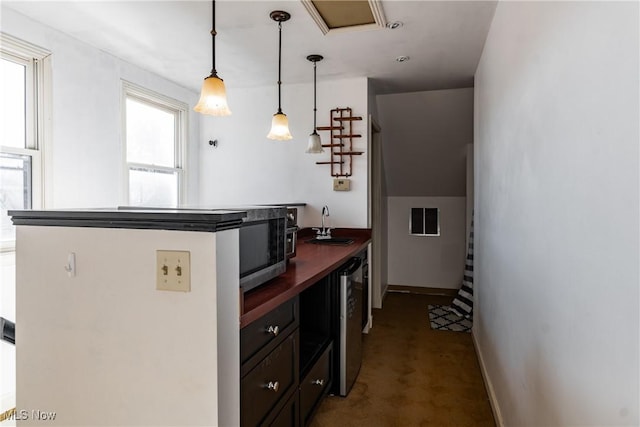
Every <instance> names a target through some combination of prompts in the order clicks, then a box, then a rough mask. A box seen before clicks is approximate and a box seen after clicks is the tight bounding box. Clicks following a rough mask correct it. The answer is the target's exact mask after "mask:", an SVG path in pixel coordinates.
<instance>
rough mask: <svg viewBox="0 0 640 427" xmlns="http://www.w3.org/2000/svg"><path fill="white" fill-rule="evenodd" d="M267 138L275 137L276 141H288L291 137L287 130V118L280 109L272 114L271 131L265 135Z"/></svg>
mask: <svg viewBox="0 0 640 427" xmlns="http://www.w3.org/2000/svg"><path fill="white" fill-rule="evenodd" d="M267 138H269V139H275V140H276V141H288V140H290V139H291V138H293V136H291V132H289V119H288V118H287V115H286V114H285V113H283V112H282V111H280V110H278V112H277V113H276V114H274V115H273V119H271V131H270V132H269V135H267Z"/></svg>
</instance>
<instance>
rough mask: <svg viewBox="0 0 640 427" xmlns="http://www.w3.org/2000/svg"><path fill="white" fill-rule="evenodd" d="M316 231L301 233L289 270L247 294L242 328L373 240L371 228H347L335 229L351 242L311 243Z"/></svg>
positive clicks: (296, 293) (241, 322) (335, 234)
mask: <svg viewBox="0 0 640 427" xmlns="http://www.w3.org/2000/svg"><path fill="white" fill-rule="evenodd" d="M311 233H313V231H312V230H310V229H304V230H301V231H300V232H299V233H298V239H297V242H296V243H297V245H298V246H297V248H296V256H295V258H292V259H291V260H290V262H289V264H288V265H287V271H286V272H285V273H284V274H281V275H280V276H278V277H276V278H275V279H272V280H270V281H268V282H267V283H265V284H264V285H262V286H260V287H258V288H256V289H253V290H251V291H249V292H247V293H246V294H244V304H243V306H242V308H243V309H242V314H241V316H240V328H244V327H245V326H247V325H248V324H250V323H251V322H253V321H254V320H257V319H258V318H260V317H262V316H263V315H265V314H267V313H268V312H269V311H271V310H273V309H274V308H276V307H277V306H279V305H280V304H282V303H283V302H285V301H287V300H289V299H291V298H293V297H295V296H296V295H298V294H299V293H300V292H302V291H304V290H305V289H307V288H308V287H310V286H312V285H313V284H315V283H316V282H318V281H319V280H320V279H322V278H323V277H325V276H326V275H327V274H329V273H331V272H332V271H333V270H335V269H337V268H338V267H340V266H341V265H342V264H344V263H345V262H346V261H347V260H348V259H349V258H351V257H352V256H355V255H357V254H358V253H360V252H361V251H362V250H363V249H366V248H367V245H368V244H369V242H370V241H371V229H368V228H343V229H336V230H332V234H333V236H334V237H349V238H352V239H353V240H354V242H353V243H352V244H350V245H345V246H338V245H325V244H319V245H318V244H313V243H307V242H306V241H305V240H309V239H311V238H312V237H313V234H311Z"/></svg>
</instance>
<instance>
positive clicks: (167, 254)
mask: <svg viewBox="0 0 640 427" xmlns="http://www.w3.org/2000/svg"><path fill="white" fill-rule="evenodd" d="M156 259H157V261H156V289H157V290H159V291H176V292H191V253H190V252H189V251H160V250H158V251H156Z"/></svg>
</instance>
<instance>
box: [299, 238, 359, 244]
mask: <svg viewBox="0 0 640 427" xmlns="http://www.w3.org/2000/svg"><path fill="white" fill-rule="evenodd" d="M306 242H307V243H314V244H316V245H343V246H346V245H350V244H352V243H353V239H351V238H349V237H330V238H328V239H318V238H313V239H311V240H306Z"/></svg>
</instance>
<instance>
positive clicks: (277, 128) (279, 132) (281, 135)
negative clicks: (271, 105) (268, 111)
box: [267, 10, 293, 141]
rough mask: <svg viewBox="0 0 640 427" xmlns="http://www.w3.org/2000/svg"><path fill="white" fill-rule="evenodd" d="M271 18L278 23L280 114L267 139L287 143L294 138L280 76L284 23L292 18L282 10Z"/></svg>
mask: <svg viewBox="0 0 640 427" xmlns="http://www.w3.org/2000/svg"><path fill="white" fill-rule="evenodd" d="M269 16H270V17H271V19H273V20H274V21H276V22H277V23H278V112H277V113H275V114H274V115H273V119H272V120H271V131H270V132H269V134H268V135H267V138H269V139H275V140H278V141H287V140H289V139H291V138H293V136H291V132H289V119H287V115H286V114H285V113H283V112H282V107H281V105H280V104H281V93H280V86H281V85H282V81H281V76H280V74H281V71H282V23H283V22H285V21H288V20H289V18H291V15H290V14H289V13H288V12H284V11H282V10H274V11H273V12H271V14H270V15H269Z"/></svg>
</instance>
